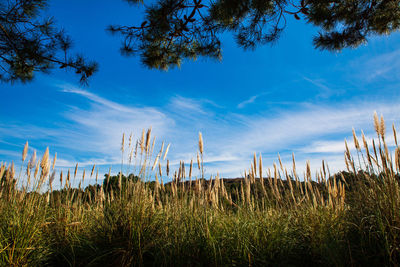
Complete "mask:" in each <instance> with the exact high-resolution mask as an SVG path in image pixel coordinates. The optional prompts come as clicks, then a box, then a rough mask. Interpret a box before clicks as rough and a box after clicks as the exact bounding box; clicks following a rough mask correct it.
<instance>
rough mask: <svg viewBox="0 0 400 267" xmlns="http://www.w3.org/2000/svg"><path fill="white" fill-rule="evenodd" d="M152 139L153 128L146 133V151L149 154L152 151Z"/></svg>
mask: <svg viewBox="0 0 400 267" xmlns="http://www.w3.org/2000/svg"><path fill="white" fill-rule="evenodd" d="M150 138H151V127H150V128H149V129H148V130H147V133H146V146H145V149H146V151H147V152H148V151H149V149H150Z"/></svg>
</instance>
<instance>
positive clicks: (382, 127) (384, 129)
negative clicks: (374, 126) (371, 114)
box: [379, 115, 386, 139]
mask: <svg viewBox="0 0 400 267" xmlns="http://www.w3.org/2000/svg"><path fill="white" fill-rule="evenodd" d="M379 132H380V134H381V136H382V139H385V133H386V126H385V120H384V119H383V116H382V115H381V122H380V126H379Z"/></svg>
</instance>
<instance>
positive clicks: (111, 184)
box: [103, 173, 140, 192]
mask: <svg viewBox="0 0 400 267" xmlns="http://www.w3.org/2000/svg"><path fill="white" fill-rule="evenodd" d="M119 178H120V176H119V173H118V174H117V175H114V176H108V174H104V180H103V188H104V191H105V192H110V191H111V190H112V191H113V192H119V190H120V188H119ZM139 180H140V178H139V177H138V176H136V175H134V174H132V173H131V174H129V175H128V177H127V176H125V175H123V174H122V175H121V186H122V189H123V190H124V188H125V187H126V184H127V183H128V181H130V182H137V181H139Z"/></svg>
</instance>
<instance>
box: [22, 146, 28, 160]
mask: <svg viewBox="0 0 400 267" xmlns="http://www.w3.org/2000/svg"><path fill="white" fill-rule="evenodd" d="M26 155H28V141H26V143H25V146H24V150H23V151H22V162H24V161H25V159H26Z"/></svg>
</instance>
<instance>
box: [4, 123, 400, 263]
mask: <svg viewBox="0 0 400 267" xmlns="http://www.w3.org/2000/svg"><path fill="white" fill-rule="evenodd" d="M374 123H375V129H376V132H377V138H376V139H374V142H373V143H369V144H368V143H367V141H366V139H365V137H364V136H362V139H360V141H359V140H358V139H357V136H356V135H355V133H354V131H353V135H354V144H355V149H356V151H357V152H356V153H357V155H351V153H350V150H349V148H348V146H347V143H346V145H345V147H346V151H345V162H344V163H345V164H344V166H346V168H347V172H341V173H337V174H334V175H333V174H329V172H328V169H327V168H326V164H325V163H322V167H321V170H319V171H317V172H315V174H314V171H312V170H311V169H310V166H309V165H308V164H307V166H306V173H305V176H304V177H300V176H299V175H298V174H297V172H296V163H295V160H294V158H293V166H292V167H291V170H287V169H286V168H285V167H284V166H283V165H282V163H281V162H280V159H279V163H280V164H279V165H278V166H277V165H275V166H273V168H272V170H271V171H267V170H266V169H265V168H263V166H262V159H261V157H256V155H255V156H254V159H253V160H252V163H251V167H250V168H249V170H250V171H247V173H246V174H245V176H244V177H243V178H242V179H235V180H227V179H221V178H220V177H218V176H216V177H212V179H204V167H203V165H204V164H203V153H204V152H203V141H202V138H201V135H200V136H199V137H200V138H199V153H198V157H197V159H195V161H194V162H193V161H192V162H190V164H184V163H181V164H180V167H179V169H178V170H176V171H172V170H170V168H169V162H168V161H167V159H166V156H167V153H168V147H167V146H164V145H162V146H161V148H160V150H155V149H154V143H152V142H151V131H150V130H149V131H147V133H146V132H145V131H144V132H143V135H142V137H141V138H140V139H139V140H138V142H137V143H136V146H134V145H133V142H132V140H130V139H129V144H124V143H125V138H123V141H122V142H123V144H122V148H121V150H122V154H124V150H127V151H128V154H129V157H128V159H127V160H126V162H124V161H123V162H122V163H123V164H131V163H132V164H133V163H135V162H136V164H134V165H135V167H134V168H131V169H134V170H135V173H133V174H132V175H130V176H125V175H122V174H121V173H120V174H119V175H117V176H111V175H106V178H105V180H104V181H99V182H100V183H99V184H96V185H91V186H88V187H86V188H82V186H81V185H82V184H83V182H84V179H85V176H86V179H87V177H89V176H90V177H94V176H95V175H96V174H95V166H93V168H92V169H91V170H89V171H88V172H87V173H86V174H85V173H84V174H83V175H82V177H76V173H77V170H76V169H75V170H72V171H71V172H70V171H68V172H67V173H64V174H63V173H61V174H60V177H58V175H57V179H58V178H59V179H60V183H61V186H60V187H59V188H53V184H54V183H55V182H54V180H55V179H56V178H55V175H54V164H55V161H56V158H54V159H49V153H48V150H46V152H45V153H44V155H43V156H42V157H41V159H36V156H32V158H31V159H30V160H28V159H27V151H28V145H26V146H25V148H24V150H23V153H22V164H23V169H21V172H20V173H18V171H17V173H16V171H15V168H14V164H2V165H1V169H0V177H1V178H2V179H1V187H0V266H143V265H145V266H317V265H318V266H321V265H325V266H361V265H363V266H377V265H398V264H399V263H400V251H399V250H400V187H399V182H400V179H399V178H400V176H399V171H400V167H399V165H400V157H399V156H400V148H399V147H398V144H397V134H396V130H395V128H394V126H393V134H394V138H395V145H396V148H395V150H394V151H393V152H390V151H389V149H388V146H387V144H386V141H385V137H386V134H387V133H386V129H385V123H384V120H383V118H381V119H379V118H378V117H377V116H375V118H374ZM126 139H127V140H128V138H126ZM127 142H128V141H127ZM125 152H126V151H125ZM162 165H163V166H164V167H162ZM165 165H166V166H165ZM195 169H196V171H195ZM195 172H196V173H197V174H198V175H197V176H195V175H193V174H194V173H195ZM166 177H169V180H172V182H168V183H164V182H163V178H164V179H166ZM74 179H77V180H80V182H79V186H77V187H76V188H75V187H72V186H71V184H72V181H73V180H74ZM96 181H97V178H96ZM60 183H58V184H60Z"/></svg>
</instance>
